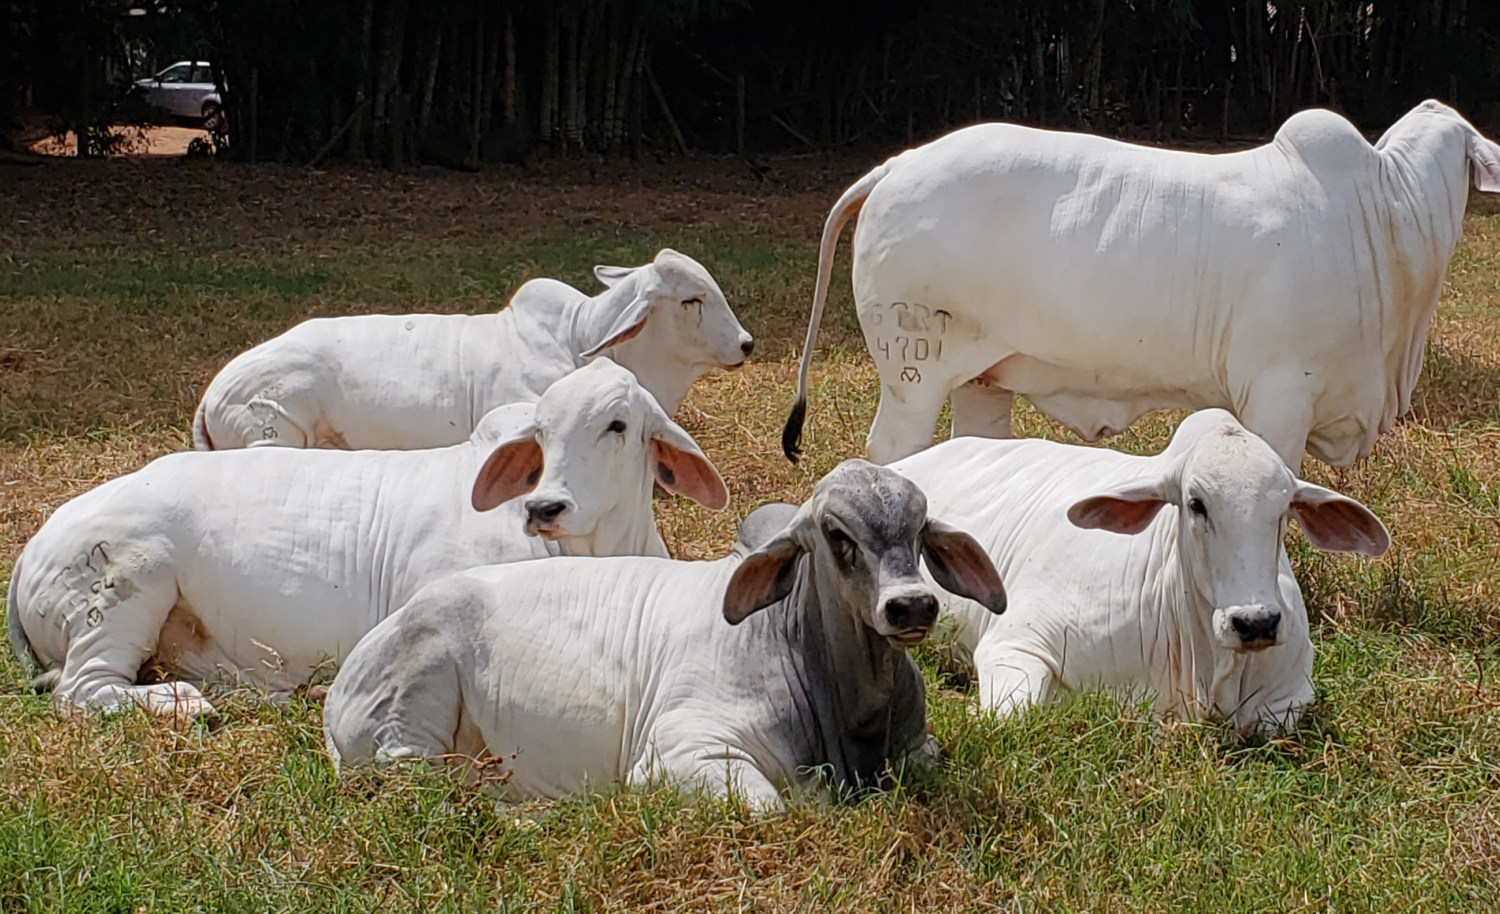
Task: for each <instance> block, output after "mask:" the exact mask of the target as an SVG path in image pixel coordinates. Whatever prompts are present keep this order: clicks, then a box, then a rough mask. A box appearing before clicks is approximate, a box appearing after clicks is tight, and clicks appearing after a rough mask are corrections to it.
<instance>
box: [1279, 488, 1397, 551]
mask: <svg viewBox="0 0 1500 914" xmlns="http://www.w3.org/2000/svg"><path fill="white" fill-rule="evenodd" d="M1292 510H1294V511H1296V512H1297V523H1299V524H1301V526H1302V532H1303V534H1305V535H1306V536H1307V540H1308V542H1310V543H1312V544H1313V545H1314V546H1317V547H1318V548H1319V549H1322V550H1324V551H1326V552H1360V553H1363V554H1365V555H1370V556H1379V555H1384V554H1385V551H1386V550H1387V549H1389V548H1390V546H1391V537H1390V534H1389V533H1387V532H1386V529H1385V525H1384V524H1382V523H1381V522H1380V519H1379V518H1377V517H1376V516H1375V515H1374V514H1372V513H1371V512H1370V510H1369V509H1368V508H1366V507H1365V506H1364V505H1362V504H1360V503H1359V502H1357V501H1353V500H1351V499H1343V498H1336V499H1329V500H1326V501H1303V500H1300V499H1299V500H1296V501H1293V502H1292Z"/></svg>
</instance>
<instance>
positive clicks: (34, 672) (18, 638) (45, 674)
mask: <svg viewBox="0 0 1500 914" xmlns="http://www.w3.org/2000/svg"><path fill="white" fill-rule="evenodd" d="M25 557H26V553H25V552H24V551H22V553H21V555H20V557H18V558H17V559H16V564H15V565H13V566H11V569H10V586H9V587H8V588H7V590H6V595H5V621H6V627H7V628H8V629H9V630H10V649H11V652H12V653H14V654H15V655H16V661H17V662H18V663H20V664H21V668H22V669H23V670H25V671H26V673H27V675H29V676H35V677H36V678H35V679H33V680H32V681H31V687H32V688H33V689H35V690H36V691H38V692H48V691H51V690H52V687H53V686H55V685H56V684H57V680H58V678H59V677H60V676H61V674H62V670H61V668H52V669H45V668H44V666H43V664H42V659H41V658H40V657H38V656H37V655H36V651H34V650H32V649H31V642H30V641H28V640H27V638H26V630H25V629H23V628H21V607H20V606H18V605H17V604H16V582H17V581H19V580H20V579H21V560H22V559H24V558H25Z"/></svg>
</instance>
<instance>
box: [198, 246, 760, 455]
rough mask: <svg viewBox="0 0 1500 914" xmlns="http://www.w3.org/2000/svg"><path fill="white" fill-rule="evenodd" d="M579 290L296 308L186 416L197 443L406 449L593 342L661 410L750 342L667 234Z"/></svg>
mask: <svg viewBox="0 0 1500 914" xmlns="http://www.w3.org/2000/svg"><path fill="white" fill-rule="evenodd" d="M594 273H595V275H596V276H597V277H598V278H599V280H600V282H602V283H604V284H605V285H606V286H608V288H607V289H606V290H605V291H604V292H601V293H600V294H599V295H596V296H594V297H593V298H589V297H588V296H585V295H584V294H583V293H582V292H580V291H578V290H577V289H574V288H573V287H572V286H568V285H566V284H564V283H561V282H558V281H556V280H552V279H534V280H531V281H530V282H527V283H525V284H524V285H522V286H521V288H520V289H518V290H516V293H515V295H514V296H512V297H511V300H510V304H509V306H508V307H506V308H504V309H503V310H501V311H499V312H497V313H495V314H473V315H470V314H405V315H386V314H372V315H361V316H352V317H333V318H318V319H314V320H309V321H304V322H303V323H301V324H298V325H297V326H295V327H293V328H292V329H290V330H288V331H287V332H286V333H283V334H282V335H281V336H278V337H276V338H275V339H272V340H269V341H267V342H265V343H262V344H260V345H259V346H256V347H255V348H253V349H251V350H249V351H247V352H245V353H243V354H241V355H239V356H237V357H235V358H234V359H233V360H231V361H230V362H229V364H228V365H225V366H224V368H223V370H221V371H220V372H219V374H218V375H217V376H216V377H215V378H214V379H213V381H212V382H211V383H210V384H209V386H208V389H207V391H205V392H204V394H203V399H202V400H201V401H200V402H199V404H198V411H197V413H196V415H195V416H194V418H193V441H194V443H195V445H196V446H197V447H198V449H199V450H210V449H226V448H237V447H246V446H249V445H252V444H260V443H272V444H280V445H290V446H294V447H338V448H350V449H360V448H382V449H401V450H405V449H412V448H430V447H441V446H443V445H447V444H457V443H459V442H461V441H463V440H464V439H466V438H467V437H468V435H469V433H470V432H471V431H472V430H473V428H474V425H475V423H476V422H478V421H479V419H480V418H481V417H482V416H484V414H485V413H487V412H489V410H491V409H493V408H494V407H496V406H500V405H503V404H507V403H522V402H530V401H533V400H535V399H536V398H537V397H538V396H540V395H541V393H542V392H543V391H544V390H546V389H547V386H548V385H550V384H551V383H552V382H553V381H556V380H557V379H558V378H560V377H562V376H563V375H565V374H567V373H568V372H570V371H572V370H573V369H575V368H578V367H580V366H582V365H584V364H586V363H587V362H588V361H589V359H590V358H591V357H593V356H596V355H600V354H605V355H609V356H610V357H612V358H613V359H614V360H615V361H616V362H618V363H619V364H621V365H623V366H625V367H626V368H629V369H630V370H631V371H633V372H635V374H636V376H637V377H638V378H639V379H640V381H641V384H642V386H644V387H645V388H646V389H647V390H649V391H651V393H652V394H653V395H654V396H655V397H656V398H657V400H658V401H660V402H661V403H662V405H663V406H664V407H665V408H666V410H667V413H668V414H669V415H670V414H672V413H674V412H676V410H677V406H678V404H680V403H681V402H682V399H683V398H684V397H686V396H687V393H688V390H689V388H691V387H692V384H693V381H694V380H696V379H697V378H698V377H699V376H701V375H703V374H704V373H705V372H708V371H709V370H711V369H713V368H716V367H735V366H738V365H740V364H741V363H743V362H744V360H745V357H746V356H747V355H748V354H749V352H750V349H751V347H752V345H753V344H752V341H751V339H750V334H748V333H746V332H745V329H744V328H743V327H741V326H740V323H739V321H738V320H736V319H735V316H734V312H733V311H731V310H730V308H729V304H728V302H726V301H725V300H724V293H723V292H721V291H720V290H719V285H718V283H716V282H714V278H713V277H712V276H710V275H709V273H708V271H707V270H705V269H704V268H703V266H702V264H700V263H698V262H697V261H696V260H694V259H692V258H691V257H688V256H686V255H683V254H679V253H677V252H676V251H673V250H671V249H669V248H664V249H662V251H661V252H660V253H658V254H657V255H656V259H655V260H653V261H652V262H651V263H649V264H646V265H645V266H641V267H635V268H626V267H608V266H599V267H595V268H594Z"/></svg>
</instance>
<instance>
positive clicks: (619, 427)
mask: <svg viewBox="0 0 1500 914" xmlns="http://www.w3.org/2000/svg"><path fill="white" fill-rule="evenodd" d="M606 431H611V432H614V433H615V434H616V435H623V434H625V423H624V421H623V420H620V419H616V420H615V421H613V422H611V423H610V424H609V428H608V429H606Z"/></svg>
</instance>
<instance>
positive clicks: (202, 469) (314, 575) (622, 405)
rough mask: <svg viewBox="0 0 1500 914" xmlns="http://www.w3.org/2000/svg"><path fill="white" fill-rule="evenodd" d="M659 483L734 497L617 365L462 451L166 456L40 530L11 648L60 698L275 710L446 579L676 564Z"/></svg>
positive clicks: (527, 408)
mask: <svg viewBox="0 0 1500 914" xmlns="http://www.w3.org/2000/svg"><path fill="white" fill-rule="evenodd" d="M533 412H534V413H535V416H534V422H533V416H532V414H533ZM486 458H488V459H486ZM580 468H582V469H580ZM653 478H654V479H655V480H657V481H660V482H661V484H662V485H664V486H666V487H667V488H669V489H673V490H675V491H677V492H680V493H681V494H683V495H686V496H687V497H689V498H693V499H695V500H697V501H700V502H703V503H705V504H708V505H709V506H710V507H714V508H720V507H723V506H724V504H725V503H726V502H727V501H728V493H727V491H725V489H724V483H723V481H722V480H720V479H719V476H718V474H717V473H716V472H715V471H714V469H713V467H712V466H711V465H710V464H709V463H708V461H707V459H706V458H705V457H704V456H703V453H702V451H700V450H699V449H698V446H697V445H696V444H695V443H694V442H693V440H692V439H691V438H690V437H689V436H688V435H687V433H686V432H684V431H683V430H682V429H681V428H679V427H678V426H676V425H674V424H673V423H672V422H671V420H669V419H668V418H667V416H666V414H665V413H664V412H662V410H661V407H660V406H658V405H657V403H656V401H655V400H654V399H653V398H652V397H651V395H650V394H648V393H646V391H645V390H643V389H642V388H641V387H640V386H639V385H638V384H636V383H635V379H634V377H633V376H632V375H631V374H630V372H628V371H625V370H624V369H623V368H620V367H619V366H618V365H615V364H613V363H612V362H609V361H608V360H600V361H598V362H595V363H594V364H592V365H590V366H588V367H587V368H583V369H580V370H579V371H576V372H574V373H573V374H571V375H569V376H567V377H565V378H563V379H562V380H560V381H558V382H557V383H556V384H554V385H552V387H551V388H549V389H548V390H547V392H546V394H544V395H543V396H542V399H541V400H540V401H539V402H537V403H536V404H535V405H531V404H524V405H515V406H509V407H502V408H500V409H497V410H495V411H493V412H492V413H490V415H488V416H486V417H485V419H484V421H483V422H482V423H480V427H479V428H478V429H477V430H476V431H475V432H474V435H473V437H472V438H471V440H470V441H468V442H466V443H464V444H460V445H455V446H452V447H447V448H439V449H434V450H426V451H356V452H350V453H344V452H336V451H302V450H293V449H289V448H254V449H250V450H244V451H226V452H224V453H218V454H208V453H200V452H194V451H190V452H187V453H181V454H170V455H168V456H166V457H162V458H160V459H158V460H155V461H153V462H152V463H150V464H149V465H147V466H146V467H145V468H143V469H141V470H139V471H138V472H135V473H131V474H129V475H128V476H123V477H121V478H119V479H115V480H113V481H111V482H108V483H105V484H104V485H102V486H100V487H99V488H97V489H94V490H93V491H91V492H88V493H86V494H84V495H81V496H79V497H78V498H75V499H73V500H72V501H70V502H68V503H67V504H65V505H63V506H62V507H61V508H59V509H58V510H57V512H56V513H54V514H53V515H52V517H51V518H49V519H48V521H47V522H46V523H45V524H43V525H42V529H41V530H40V531H39V532H38V533H37V534H36V536H35V537H33V538H32V540H31V542H29V543H28V544H27V545H26V548H25V549H24V550H23V551H22V553H21V556H20V558H18V559H17V560H16V565H15V571H14V573H13V575H12V576H11V582H10V635H11V642H12V645H13V647H14V649H15V652H16V655H17V656H18V657H19V658H20V659H21V661H22V663H23V664H27V663H28V662H30V663H34V664H39V665H41V666H42V667H45V668H46V669H48V670H49V671H54V673H53V675H55V676H56V677H57V680H56V684H55V685H56V694H55V698H54V700H55V701H56V702H57V703H58V704H59V705H63V706H67V705H71V706H76V707H85V708H87V707H97V708H103V709H112V708H116V707H120V706H124V705H127V704H129V703H132V702H134V703H139V704H142V705H144V706H145V707H147V708H148V709H149V710H151V711H154V712H158V713H163V714H173V713H177V714H184V715H187V714H200V713H208V714H211V713H212V712H213V708H212V706H211V705H210V704H209V703H208V701H207V700H205V699H204V698H203V696H202V695H201V694H200V693H199V691H198V690H197V689H196V688H194V687H193V686H191V685H188V684H187V683H179V682H154V683H149V684H142V683H141V682H140V680H141V678H142V676H143V675H144V674H148V673H150V674H152V675H154V676H159V675H163V674H164V675H168V676H173V677H180V678H182V679H186V680H189V681H195V682H196V681H205V680H228V681H231V682H241V683H245V684H249V685H254V686H257V687H260V688H263V689H265V690H268V691H269V692H270V693H272V694H273V695H279V694H281V693H285V692H287V691H288V690H290V689H292V688H295V687H296V686H298V685H301V684H304V683H307V682H308V681H309V680H310V679H311V678H312V677H313V676H314V674H315V673H316V671H317V670H318V668H319V667H320V666H322V665H323V664H324V663H325V662H326V661H327V660H328V659H329V658H331V657H333V658H336V657H339V656H342V655H343V654H345V653H347V652H348V651H349V649H350V648H352V647H353V646H354V644H355V643H356V642H357V641H358V640H359V639H360V638H361V637H362V636H363V635H364V634H365V633H366V632H367V631H369V630H370V629H371V628H372V627H373V626H374V625H375V624H376V623H377V622H379V621H380V620H381V619H384V618H385V617H386V616H387V615H389V614H390V613H391V612H392V611H393V610H395V609H396V608H397V607H399V606H400V605H401V604H402V603H404V602H405V601H406V600H407V599H408V598H410V597H411V595H412V594H414V593H416V591H417V590H418V589H419V588H420V587H422V586H423V585H424V584H427V583H428V582H430V581H433V580H435V579H437V578H439V577H442V576H443V575H446V574H450V573H452V572H455V571H460V570H463V569H466V568H471V567H474V566H476V565H482V564H488V563H496V562H512V561H517V560H521V559H529V558H533V557H541V556H545V555H548V554H549V553H552V554H556V553H557V552H563V553H569V554H595V553H598V554H605V555H615V554H626V553H648V554H652V555H661V556H665V555H666V548H665V547H664V546H663V545H662V542H661V536H660V534H658V533H657V531H656V525H655V522H654V519H653V516H652V512H651V484H652V481H653ZM575 481H576V483H577V484H574V485H570V484H569V483H573V482H575ZM527 492H532V496H531V497H529V498H526V499H522V498H521V497H520V496H522V495H525V494H526V493H527ZM471 501H472V506H471ZM502 502H503V503H505V504H504V507H503V508H501V509H500V510H489V509H492V508H495V507H496V506H497V505H501V504H502ZM475 509H478V510H475ZM480 512H487V513H480ZM523 528H524V531H523ZM527 532H530V533H534V534H538V535H539V536H540V537H544V538H546V539H550V540H552V542H551V543H546V542H544V541H543V539H539V538H537V537H534V536H527Z"/></svg>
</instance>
